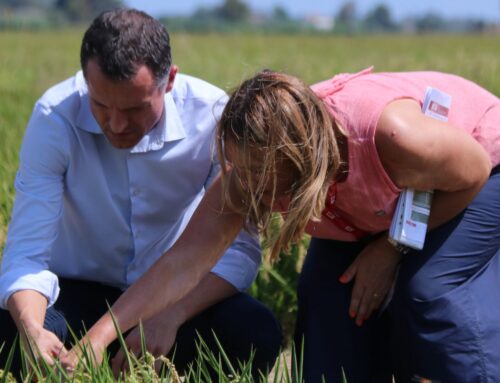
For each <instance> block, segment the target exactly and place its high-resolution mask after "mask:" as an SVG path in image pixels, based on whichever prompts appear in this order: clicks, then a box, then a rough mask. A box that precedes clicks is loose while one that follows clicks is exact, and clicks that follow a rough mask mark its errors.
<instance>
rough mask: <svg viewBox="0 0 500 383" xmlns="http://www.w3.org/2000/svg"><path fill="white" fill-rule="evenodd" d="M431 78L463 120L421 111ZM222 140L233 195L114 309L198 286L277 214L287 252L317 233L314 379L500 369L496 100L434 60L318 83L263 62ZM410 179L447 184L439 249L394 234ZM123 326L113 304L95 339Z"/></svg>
mask: <svg viewBox="0 0 500 383" xmlns="http://www.w3.org/2000/svg"><path fill="white" fill-rule="evenodd" d="M427 86H432V87H435V88H437V89H439V90H441V91H443V92H445V93H447V94H450V95H451V96H452V106H451V108H450V111H449V116H448V117H449V122H447V123H445V122H442V121H438V120H435V119H432V118H429V117H426V116H424V115H423V113H422V112H421V104H422V100H423V97H424V94H425V90H426V87H427ZM218 148H219V154H220V156H221V160H222V163H223V164H224V163H225V164H226V166H224V167H226V171H225V172H224V174H223V179H224V182H223V185H224V186H223V188H224V193H225V197H226V198H225V203H223V202H221V201H220V199H219V192H220V190H221V183H220V181H217V182H215V183H214V187H213V188H212V189H211V190H210V191H209V192H208V193H207V195H206V197H205V200H204V201H203V202H202V204H201V205H200V207H199V208H198V210H197V212H196V213H195V215H194V216H193V219H192V221H191V222H190V224H189V225H188V227H187V229H186V231H185V233H184V234H183V235H182V237H181V238H180V239H179V241H178V242H177V244H176V245H175V246H174V248H173V249H172V250H171V251H169V252H168V253H166V254H165V255H164V256H163V257H162V258H161V259H160V260H159V261H158V262H157V263H156V264H155V266H154V267H152V268H151V269H150V270H149V271H148V273H146V274H145V275H144V276H143V277H142V278H141V279H140V280H139V281H137V282H136V284H135V285H133V286H132V287H131V288H130V289H129V290H128V291H127V292H126V293H125V294H124V295H123V296H122V298H120V299H119V301H118V302H117V303H116V304H115V305H114V306H113V308H112V309H113V311H114V313H115V316H116V318H117V319H118V323H119V325H120V328H121V329H122V330H123V331H125V330H126V329H128V328H130V327H131V326H133V325H134V324H135V323H137V321H138V319H139V318H141V317H142V318H143V319H145V318H147V317H149V316H150V315H152V313H154V312H156V311H158V310H160V309H161V308H162V307H164V306H166V305H168V304H170V303H171V302H173V301H175V300H177V299H179V298H180V297H181V296H182V295H184V294H185V293H186V292H187V291H188V290H189V288H191V287H192V286H194V285H195V284H196V281H197V280H199V279H200V278H201V277H202V276H203V274H204V273H206V272H207V271H208V270H209V267H210V265H211V264H213V263H214V262H215V261H216V260H217V258H218V257H219V256H220V255H221V254H222V251H223V249H224V247H225V246H227V245H228V244H229V243H230V241H231V239H232V237H233V236H234V235H236V233H237V232H238V230H239V229H240V227H241V226H242V225H243V222H250V223H254V224H257V225H258V226H259V227H260V228H261V229H262V230H263V231H264V232H265V228H266V227H267V224H268V222H269V217H270V214H271V212H272V211H279V212H281V213H283V217H284V222H283V225H282V227H281V229H280V231H279V232H278V233H277V235H276V236H274V237H272V238H270V240H271V243H272V254H273V255H276V254H277V253H278V251H279V249H281V248H283V247H286V246H287V245H288V244H289V243H291V242H293V241H295V240H297V239H299V238H301V236H302V235H303V234H304V232H307V233H310V234H311V235H312V237H313V239H312V241H311V246H310V248H309V252H308V255H307V257H306V261H305V264H304V268H303V271H302V274H301V280H300V285H299V304H300V307H299V317H298V328H297V340H299V341H300V340H301V339H304V347H305V355H304V374H305V375H304V376H305V380H306V381H307V382H316V381H320V379H321V377H322V376H323V377H325V378H326V381H339V380H340V374H341V371H342V369H343V370H344V372H345V373H346V375H347V378H348V381H349V382H357V381H366V382H368V381H390V375H391V373H394V374H395V375H396V378H397V381H402V382H407V381H411V380H412V379H415V378H416V379H421V378H426V379H433V380H437V381H442V382H476V381H481V382H489V381H494V380H495V379H496V377H498V376H500V352H499V351H498V344H500V323H499V322H498V317H499V315H500V313H499V312H498V311H499V308H498V307H500V306H499V305H498V302H499V299H500V278H497V276H498V275H499V273H500V264H499V257H500V250H499V249H500V167H499V166H498V165H499V163H500V102H499V100H498V98H497V97H495V96H494V95H492V94H490V93H488V92H487V91H486V90H484V89H482V88H480V87H479V86H477V85H475V84H473V83H471V82H469V81H467V80H464V79H462V78H460V77H457V76H452V75H448V74H442V73H434V72H413V73H411V72H410V73H372V72H371V70H370V69H368V70H365V71H362V72H360V73H357V74H353V75H350V74H342V75H338V76H335V77H334V78H333V79H331V80H328V81H325V82H322V83H319V84H317V85H315V86H313V87H312V88H309V87H308V86H306V85H305V84H303V83H302V82H301V81H299V80H298V79H296V78H294V77H292V76H288V75H285V74H282V73H276V72H271V71H263V72H261V73H258V74H257V75H256V76H254V77H253V78H251V79H249V80H247V81H245V82H244V83H243V84H242V85H241V86H240V87H239V88H238V89H237V90H236V91H235V92H234V94H233V95H232V96H231V98H230V100H229V102H228V104H227V106H226V108H225V110H224V113H223V116H222V119H221V121H220V124H219V132H218ZM403 188H414V189H417V190H431V189H432V190H434V191H435V192H434V197H433V203H432V209H431V215H430V218H429V223H428V225H429V232H428V234H427V238H426V240H425V246H424V248H423V250H422V251H415V250H411V251H409V252H408V253H407V254H405V255H402V254H401V253H400V251H399V250H398V249H396V248H395V247H394V246H393V245H391V243H389V242H388V240H387V230H388V228H389V226H390V223H391V220H392V216H393V213H394V210H395V206H396V202H397V198H398V196H399V193H400V191H401V190H402V189H403ZM194 238H196V240H193V239H194ZM398 265H400V266H399V267H400V268H399V275H398V277H397V278H396V274H397V270H398ZM396 279H397V282H396V286H395V289H394V291H395V293H394V297H393V299H392V302H391V304H390V305H389V309H388V310H385V311H382V310H378V309H379V308H380V307H381V305H382V304H383V302H384V300H386V298H387V296H388V293H389V290H390V288H391V286H392V285H393V283H394V281H395V280H396ZM165 283H167V288H165ZM150 293H151V294H150ZM145 294H147V295H148V297H149V299H148V300H143V299H141V296H144V295H145ZM389 320H390V321H391V323H389ZM389 325H390V327H391V333H392V334H391V335H392V337H391V338H392V341H393V343H392V344H391V346H392V347H390V349H391V354H392V355H393V358H392V360H391V361H389V359H390V358H389V357H388V355H386V354H385V353H386V351H387V350H388V349H389V344H388V342H389V340H388V338H386V335H387V333H388V328H389ZM115 336H116V334H115V332H114V330H113V325H112V322H111V320H110V316H109V315H106V316H105V317H103V318H102V320H101V321H99V322H98V323H97V324H96V325H95V326H94V327H93V328H92V329H91V330H90V331H89V335H88V337H87V339H86V340H84V341H89V342H90V343H91V344H92V345H93V346H94V349H97V350H100V349H101V348H102V347H104V346H105V345H106V344H108V343H109V341H110V340H112V339H113V338H114V337H115ZM389 362H391V363H389ZM390 364H391V365H392V367H391V366H390Z"/></svg>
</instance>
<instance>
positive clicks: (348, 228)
mask: <svg viewBox="0 0 500 383" xmlns="http://www.w3.org/2000/svg"><path fill="white" fill-rule="evenodd" d="M336 197H337V184H336V183H333V184H332V185H331V186H330V188H329V189H328V194H327V197H326V203H325V210H323V215H324V216H325V217H326V218H328V219H329V220H330V222H332V223H333V224H334V225H335V226H337V227H338V228H339V229H341V230H343V231H345V232H348V233H350V234H352V235H354V237H356V239H361V238H363V237H364V236H366V235H367V233H366V232H364V231H363V230H361V229H358V228H357V227H356V226H354V225H353V224H351V223H350V222H349V221H348V220H346V219H345V218H343V217H342V216H341V215H340V214H339V213H338V211H336V209H335V199H336Z"/></svg>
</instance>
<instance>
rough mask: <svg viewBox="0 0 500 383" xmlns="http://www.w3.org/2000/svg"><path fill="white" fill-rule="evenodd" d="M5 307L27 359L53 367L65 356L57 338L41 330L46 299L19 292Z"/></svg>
mask: <svg viewBox="0 0 500 383" xmlns="http://www.w3.org/2000/svg"><path fill="white" fill-rule="evenodd" d="M7 307H8V309H9V312H10V315H11V316H12V319H13V320H14V322H15V323H16V326H17V329H18V330H19V333H20V334H21V337H22V340H23V343H24V347H25V350H26V351H27V354H28V357H30V358H35V359H37V360H40V359H42V360H44V361H45V362H46V363H47V364H48V365H49V366H53V365H54V363H55V360H56V359H58V358H61V357H64V356H65V355H66V353H67V350H66V349H65V348H64V344H63V343H62V342H61V341H60V340H59V338H58V337H57V336H56V335H55V334H54V333H52V332H50V331H48V330H46V329H44V328H43V322H44V318H45V312H46V310H47V298H45V297H44V296H43V295H42V294H40V293H39V292H37V291H34V290H19V291H16V292H15V293H13V294H12V295H11V296H10V297H9V300H8V301H7Z"/></svg>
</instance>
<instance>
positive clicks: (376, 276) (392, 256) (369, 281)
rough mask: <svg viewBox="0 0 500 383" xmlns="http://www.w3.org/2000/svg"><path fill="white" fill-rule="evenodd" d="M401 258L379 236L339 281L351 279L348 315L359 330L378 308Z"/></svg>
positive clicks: (343, 281)
mask: <svg viewBox="0 0 500 383" xmlns="http://www.w3.org/2000/svg"><path fill="white" fill-rule="evenodd" d="M400 258H401V254H399V252H398V251H397V250H396V249H395V248H394V247H393V246H392V245H391V244H390V243H389V242H388V241H387V238H386V237H385V236H381V237H379V238H377V239H375V240H374V241H372V242H371V243H369V244H368V245H367V246H366V247H365V248H364V249H363V251H361V253H359V255H358V256H357V257H356V259H355V260H354V262H353V263H352V264H351V265H350V266H349V267H348V268H347V270H346V271H345V272H344V274H342V276H341V277H340V282H341V283H349V282H350V281H351V280H353V279H354V287H353V289H352V297H351V305H350V307H349V315H350V316H351V318H353V319H354V318H355V319H356V324H357V325H358V326H361V325H362V324H363V322H364V321H365V320H367V319H368V318H369V317H370V315H371V314H372V313H373V311H375V310H376V309H378V308H379V307H380V305H381V304H382V302H383V301H384V299H385V297H386V296H387V293H388V292H389V290H390V288H391V286H392V284H393V282H394V278H395V276H396V270H397V265H398V264H399V261H400Z"/></svg>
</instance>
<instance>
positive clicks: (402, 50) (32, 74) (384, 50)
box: [0, 29, 500, 376]
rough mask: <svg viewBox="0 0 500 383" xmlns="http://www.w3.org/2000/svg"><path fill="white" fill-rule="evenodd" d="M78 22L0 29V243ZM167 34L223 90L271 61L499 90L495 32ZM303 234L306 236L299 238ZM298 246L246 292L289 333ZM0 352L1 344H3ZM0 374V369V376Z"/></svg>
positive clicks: (309, 76)
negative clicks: (421, 75) (40, 109)
mask: <svg viewBox="0 0 500 383" xmlns="http://www.w3.org/2000/svg"><path fill="white" fill-rule="evenodd" d="M82 32H83V31H82V30H76V29H75V30H73V29H71V30H58V31H53V32H36V33H27V32H0V52H1V53H0V249H2V248H3V244H4V241H5V236H6V233H7V227H8V222H9V217H10V212H11V209H12V204H13V200H14V188H13V180H14V177H15V172H16V169H17V164H18V153H19V148H20V145H21V141H22V137H23V132H24V128H25V126H26V123H27V121H28V119H29V116H30V113H31V110H32V107H33V104H34V102H35V101H36V100H37V98H39V97H40V96H41V95H42V93H43V92H44V90H45V89H47V88H48V87H49V86H51V85H52V84H55V83H56V82H59V81H61V80H63V79H65V78H66V77H68V76H71V75H72V74H74V73H75V72H76V71H77V70H78V69H79V44H80V39H81V36H82ZM171 37H172V52H173V61H174V63H175V64H177V65H178V66H179V67H180V70H181V72H183V73H187V74H191V75H194V76H197V77H200V78H203V79H205V80H207V81H209V82H211V83H213V84H215V85H217V86H219V87H221V88H223V89H224V90H226V91H230V90H231V89H232V88H233V87H235V86H236V85H237V84H238V83H239V82H240V81H241V80H243V79H245V78H247V77H249V76H250V75H252V74H253V73H254V72H256V71H257V70H260V69H263V68H270V69H275V70H282V71H286V72H289V73H292V74H295V75H297V76H299V77H301V78H302V79H303V80H305V81H306V82H307V83H314V82H317V81H320V80H323V79H326V78H329V77H331V76H333V75H334V74H336V73H338V72H354V71H359V70H361V69H364V68H367V67H369V66H372V65H373V66H374V67H375V70H376V71H412V70H436V71H445V72H452V73H455V74H458V75H461V76H464V77H466V78H469V79H471V80H473V81H475V82H477V83H479V84H481V85H483V86H484V87H486V88H488V89H489V90H490V91H491V92H493V93H494V94H496V95H499V94H500V40H499V39H498V36H488V35H477V36H466V35H453V36H438V35H430V36H427V35H425V36H356V37H337V36H328V35H304V36H298V35H295V36H281V35H276V36H274V35H273V36H271V35H244V34H243V35H238V34H235V35H216V34H213V35H212V34H208V35H188V34H174V35H172V36H171ZM304 242H305V243H306V242H307V238H306V239H304ZM304 247H305V244H302V245H300V246H296V247H294V248H293V249H292V251H291V254H290V255H289V256H282V259H281V261H280V262H279V263H278V264H276V265H274V266H272V267H271V266H269V265H267V264H266V265H264V266H263V269H262V272H261V273H260V275H259V277H258V280H257V282H256V283H255V284H254V285H253V286H252V288H251V293H252V294H254V295H255V296H257V297H258V298H260V299H262V300H263V301H264V302H265V303H267V304H268V305H269V306H270V307H271V308H272V309H273V310H274V311H275V313H276V314H277V316H278V317H279V319H280V321H281V322H282V323H283V327H284V331H285V335H286V336H287V337H288V339H289V337H290V334H291V332H292V328H293V322H294V313H295V309H296V299H295V295H294V289H295V282H296V279H297V274H298V271H299V269H300V266H301V262H302V259H303V256H304V254H305V251H304ZM4 352H5V350H4ZM0 376H1V374H0Z"/></svg>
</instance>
